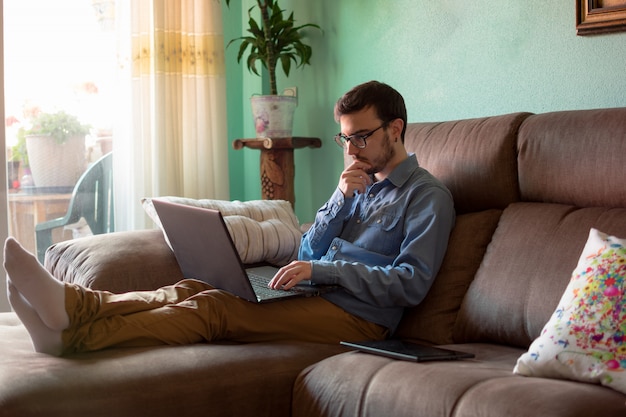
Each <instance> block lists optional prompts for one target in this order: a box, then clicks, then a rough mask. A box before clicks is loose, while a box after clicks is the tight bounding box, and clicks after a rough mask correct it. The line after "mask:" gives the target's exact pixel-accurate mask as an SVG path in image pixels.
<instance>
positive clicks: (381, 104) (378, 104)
mask: <svg viewBox="0 0 626 417" xmlns="http://www.w3.org/2000/svg"><path fill="white" fill-rule="evenodd" d="M370 106H372V107H374V109H375V110H376V115H377V116H378V118H379V119H380V120H382V121H383V122H385V123H386V122H390V121H392V120H395V119H402V121H403V122H404V126H403V128H402V135H401V139H402V142H403V143H404V133H405V132H406V123H407V120H406V119H407V115H406V106H405V104H404V98H402V95H401V94H400V93H398V92H397V91H396V90H395V89H393V88H392V87H390V86H389V85H387V84H384V83H381V82H378V81H369V82H366V83H363V84H360V85H357V86H356V87H354V88H353V89H351V90H350V91H348V92H347V93H345V94H344V95H343V96H342V97H341V98H340V99H339V100H337V103H336V104H335V120H336V121H337V122H339V119H340V117H341V116H343V115H344V114H351V113H356V112H358V111H361V110H363V109H365V108H367V107H370Z"/></svg>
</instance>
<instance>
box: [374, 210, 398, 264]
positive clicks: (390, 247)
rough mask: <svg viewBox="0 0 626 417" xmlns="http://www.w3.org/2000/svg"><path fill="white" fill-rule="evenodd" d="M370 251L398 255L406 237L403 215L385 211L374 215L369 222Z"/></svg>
mask: <svg viewBox="0 0 626 417" xmlns="http://www.w3.org/2000/svg"><path fill="white" fill-rule="evenodd" d="M368 229H369V230H368V233H367V234H368V235H369V239H368V240H369V242H368V246H370V248H369V249H370V250H372V251H374V252H378V253H381V254H384V255H392V254H397V253H398V252H399V250H400V245H401V244H402V240H403V237H404V226H403V220H402V215H401V214H400V213H398V212H397V211H395V210H394V211H391V210H384V211H380V212H378V213H374V214H373V215H372V217H371V219H369V221H368Z"/></svg>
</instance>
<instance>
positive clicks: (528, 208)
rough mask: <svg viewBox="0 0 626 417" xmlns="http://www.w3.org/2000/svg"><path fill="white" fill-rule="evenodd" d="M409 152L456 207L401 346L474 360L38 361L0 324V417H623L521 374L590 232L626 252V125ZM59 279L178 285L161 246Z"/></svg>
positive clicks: (434, 141)
mask: <svg viewBox="0 0 626 417" xmlns="http://www.w3.org/2000/svg"><path fill="white" fill-rule="evenodd" d="M406 147H407V149H408V150H409V151H411V152H415V153H416V154H417V156H418V160H419V161H420V163H421V164H422V165H423V166H424V167H426V168H427V169H429V170H430V171H431V172H432V173H433V174H435V175H436V176H438V177H439V178H441V179H442V180H443V181H444V182H445V183H446V184H447V185H448V187H449V188H450V190H451V191H452V194H453V195H454V198H455V204H456V209H457V214H458V218H457V223H456V226H455V229H454V231H453V233H452V236H451V239H450V244H449V248H448V252H447V254H446V258H445V260H444V263H443V266H442V269H441V271H440V273H439V276H438V277H437V280H436V281H435V284H434V286H433V288H432V290H431V292H430V293H429V295H428V297H427V298H426V300H425V301H424V302H423V303H422V304H421V305H420V306H418V307H416V308H413V309H411V310H410V311H407V313H406V315H405V317H404V319H403V321H402V323H401V326H400V328H399V330H398V331H397V333H396V335H395V337H400V338H407V339H413V340H419V341H423V342H427V343H433V344H438V345H448V346H452V347H454V348H455V349H457V350H462V351H467V352H472V353H474V354H475V355H476V357H475V359H471V360H463V361H450V362H432V363H427V364H417V363H409V362H405V361H395V360H392V359H387V358H384V357H379V356H374V355H369V354H364V353H358V352H353V351H347V350H346V349H344V348H342V347H339V346H329V345H315V344H307V343H290V342H282V343H263V344H250V345H235V344H228V343H223V344H215V345H206V344H199V345H192V346H180V347H168V346H163V347H151V348H132V349H129V348H126V349H110V350H105V351H101V352H94V353H88V354H80V355H75V356H71V357H64V358H56V357H49V356H46V355H41V354H36V353H33V352H32V350H31V348H30V343H29V339H28V336H27V334H26V331H25V330H24V328H23V327H22V326H21V325H20V324H19V321H18V320H17V318H16V317H15V315H13V314H12V313H3V314H1V315H0V338H1V340H2V342H1V343H0V416H20V417H26V416H39V415H41V416H99V415H102V416H143V415H146V416H148V415H149V416H160V415H176V416H185V415H189V416H191V415H211V416H244V415H254V416H289V415H294V416H302V417H305V416H307V417H308V416H428V417H433V416H570V417H571V416H581V417H583V416H584V417H588V416H595V415H598V416H600V415H601V416H616V417H617V416H625V415H626V395H625V394H623V393H620V392H618V391H616V390H613V389H610V388H606V387H603V386H600V385H595V384H589V383H582V382H574V381H569V380H561V379H547V378H535V377H524V376H519V375H515V374H513V372H512V371H513V367H514V365H515V363H516V360H517V359H518V357H520V355H522V354H523V353H524V352H526V350H527V349H528V347H529V345H530V344H531V342H532V341H533V340H534V339H535V338H536V337H537V336H538V335H539V333H540V332H541V329H542V327H543V326H544V324H545V323H546V322H547V320H548V319H549V318H550V316H551V315H552V313H553V311H554V309H555V307H556V305H557V303H558V301H559V299H560V297H561V295H562V293H563V291H564V289H565V288H566V286H567V285H568V282H569V279H570V276H571V274H572V270H573V269H574V267H575V266H576V263H577V260H578V258H579V256H580V253H581V250H582V248H583V246H584V244H585V241H586V239H587V235H588V233H589V229H590V228H591V227H596V228H598V229H600V230H601V231H604V232H606V233H609V234H613V235H616V236H619V237H622V238H625V237H626V163H625V156H626V108H616V109H598V110H585V111H564V112H554V113H546V114H537V115H533V114H530V113H516V114H509V115H503V116H495V117H486V118H480V119H471V120H461V121H449V122H443V123H414V124H410V125H409V127H408V131H407V137H406ZM46 266H47V268H48V269H49V270H50V271H52V272H53V274H55V276H57V277H58V278H59V279H63V280H66V281H71V282H79V283H82V284H84V285H88V286H91V287H94V288H100V289H108V290H111V291H126V290H134V289H149V288H155V287H158V286H161V285H165V284H169V283H172V282H175V281H177V280H178V279H180V278H181V276H180V271H179V269H178V267H177V265H176V262H175V260H174V258H173V256H172V254H171V253H170V251H169V249H168V248H167V246H166V245H165V243H164V241H163V239H162V236H161V234H160V232H159V231H157V230H150V231H136V232H121V233H114V234H110V235H101V236H93V237H89V238H83V239H77V240H74V241H69V242H64V243H60V244H57V245H55V246H53V247H52V249H50V250H49V251H48V253H47V256H46Z"/></svg>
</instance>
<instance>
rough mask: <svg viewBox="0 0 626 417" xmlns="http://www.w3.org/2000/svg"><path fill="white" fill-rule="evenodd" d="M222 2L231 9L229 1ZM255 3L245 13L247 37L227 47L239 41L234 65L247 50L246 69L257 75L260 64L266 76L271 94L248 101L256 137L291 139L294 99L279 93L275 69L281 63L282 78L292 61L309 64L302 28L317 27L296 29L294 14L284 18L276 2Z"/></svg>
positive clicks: (309, 57) (313, 25) (309, 56)
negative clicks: (257, 13) (257, 17)
mask: <svg viewBox="0 0 626 417" xmlns="http://www.w3.org/2000/svg"><path fill="white" fill-rule="evenodd" d="M225 1H226V5H227V6H230V0H225ZM256 3H257V5H256V6H253V7H251V8H250V9H249V10H248V16H249V20H248V29H247V32H248V33H249V35H247V36H241V37H239V38H235V39H233V40H231V41H230V42H229V43H228V46H230V44H232V43H233V42H238V41H239V42H241V45H240V47H239V53H238V55H237V62H241V60H242V58H243V57H244V55H245V54H246V51H248V54H247V59H246V65H247V67H248V70H249V71H250V72H252V73H254V74H256V75H259V76H260V73H259V70H258V68H257V62H258V61H260V62H261V64H262V66H263V67H265V68H266V69H267V72H268V74H269V81H270V95H268V96H263V95H255V96H253V97H252V98H251V99H250V100H251V104H252V114H253V117H254V123H255V130H256V134H257V137H259V138H261V137H290V136H291V132H292V127H293V113H294V111H295V108H296V105H297V97H296V96H295V93H294V92H292V93H291V94H290V95H287V94H283V95H279V94H278V87H277V85H276V68H277V66H278V64H279V63H280V66H281V67H282V69H283V71H284V73H285V75H286V76H289V72H290V70H291V64H292V61H293V63H295V64H296V67H303V66H305V65H310V59H311V55H312V49H311V47H310V46H309V45H307V44H305V43H304V42H302V38H303V37H304V32H303V29H304V28H307V27H311V28H316V29H320V27H319V26H318V25H316V24H313V23H307V24H304V25H300V26H296V25H295V19H294V17H293V12H292V13H290V14H289V17H287V18H285V17H284V15H283V12H284V10H282V9H281V8H280V6H279V5H278V1H277V0H257V2H256ZM257 7H258V9H259V10H260V12H261V23H260V24H259V23H258V22H257V21H256V20H255V19H254V17H252V11H253V10H254V9H255V8H257ZM320 30H321V29H320Z"/></svg>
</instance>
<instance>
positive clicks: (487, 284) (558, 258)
mask: <svg viewBox="0 0 626 417" xmlns="http://www.w3.org/2000/svg"><path fill="white" fill-rule="evenodd" d="M592 227H594V228H596V229H598V230H602V231H606V232H607V233H609V234H611V235H615V236H626V209H609V208H575V207H572V206H566V205H560V204H543V203H516V204H512V205H511V206H510V207H508V208H507V209H506V210H504V212H503V214H502V217H501V218H500V223H499V224H498V228H497V229H496V232H495V233H494V235H493V239H492V240H491V243H490V244H489V246H488V248H487V253H486V254H485V258H484V260H483V262H482V264H481V266H480V268H479V269H478V272H477V273H476V277H475V279H474V281H472V284H471V285H470V288H469V290H468V292H467V294H466V296H465V298H464V300H463V303H462V304H461V309H460V311H459V315H458V319H457V322H456V323H455V327H454V335H453V337H454V340H455V342H457V343H460V342H469V341H491V342H496V343H502V344H507V345H512V346H519V347H523V348H525V349H526V348H528V346H529V345H530V343H531V342H532V341H533V340H534V339H535V338H537V337H538V336H539V335H540V333H541V330H542V328H543V326H544V325H545V324H546V322H547V321H548V319H549V318H550V316H551V315H552V312H553V311H554V310H555V308H556V305H557V303H558V301H559V299H560V298H561V296H562V294H563V291H564V290H565V288H566V287H567V285H568V283H569V279H570V277H571V275H572V270H573V269H574V267H575V266H576V263H577V261H578V258H579V257H580V253H581V251H582V249H583V247H584V246H585V242H586V241H587V237H588V235H589V229H591V228H592Z"/></svg>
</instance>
